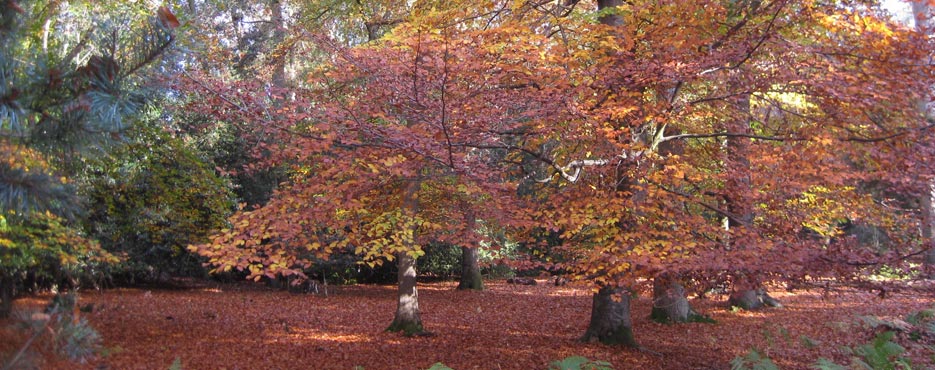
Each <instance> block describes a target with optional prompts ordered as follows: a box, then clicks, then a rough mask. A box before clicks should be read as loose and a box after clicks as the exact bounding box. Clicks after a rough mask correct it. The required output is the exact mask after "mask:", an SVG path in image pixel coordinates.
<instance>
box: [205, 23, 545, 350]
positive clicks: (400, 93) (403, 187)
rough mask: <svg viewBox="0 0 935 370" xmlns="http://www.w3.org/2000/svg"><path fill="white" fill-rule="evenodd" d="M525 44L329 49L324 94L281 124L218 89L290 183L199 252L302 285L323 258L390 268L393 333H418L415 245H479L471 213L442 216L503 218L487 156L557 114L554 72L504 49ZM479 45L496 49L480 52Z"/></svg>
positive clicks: (442, 37) (501, 36)
mask: <svg viewBox="0 0 935 370" xmlns="http://www.w3.org/2000/svg"><path fill="white" fill-rule="evenodd" d="M519 35H521V30H497V31H496V32H494V31H491V32H464V33H461V32H457V31H456V30H454V29H437V28H431V26H424V25H423V26H420V25H414V26H412V27H401V28H399V29H397V30H396V31H395V32H394V34H393V35H391V36H390V37H388V38H387V39H385V41H384V42H383V43H382V44H381V45H379V47H376V46H368V47H362V48H357V49H353V50H343V49H337V50H336V51H335V53H336V55H337V57H338V58H337V60H336V61H335V62H334V63H333V64H332V65H331V66H328V67H326V68H324V69H323V70H322V73H321V74H319V75H318V76H316V77H315V80H314V81H315V83H314V84H313V86H315V85H317V86H320V87H318V88H316V89H309V90H295V92H297V94H296V99H295V101H292V102H284V104H287V105H284V107H288V108H287V110H286V111H285V112H284V113H285V114H284V115H282V116H280V117H277V118H276V119H275V120H267V119H266V118H265V117H264V116H263V115H261V114H255V115H254V113H253V112H254V111H253V110H252V109H253V108H254V107H256V106H257V105H253V104H250V105H241V104H240V103H237V101H239V100H240V99H239V97H238V98H233V96H232V94H229V93H227V92H229V91H230V90H229V89H227V88H225V89H224V90H223V91H225V93H223V94H218V95H217V96H218V99H221V100H223V101H225V102H226V103H228V104H234V105H236V106H239V107H242V108H244V109H240V108H238V109H237V112H236V114H240V115H241V119H243V116H248V117H250V118H254V119H257V120H258V121H260V122H262V125H263V126H264V127H266V128H267V130H268V131H267V132H266V133H267V134H270V135H275V136H276V137H278V138H279V140H277V141H278V142H280V143H282V145H281V146H279V147H276V148H269V147H265V148H263V149H264V150H269V151H270V152H271V155H270V158H271V161H272V162H273V163H289V164H290V166H291V167H292V169H291V171H292V173H293V175H292V181H290V182H289V184H287V185H285V186H284V187H281V188H280V189H279V190H278V191H277V193H276V195H275V196H274V198H273V199H271V201H270V202H269V203H267V204H265V205H264V206H262V207H260V208H257V209H255V210H249V211H246V212H243V213H240V214H238V215H235V216H234V217H233V218H232V220H231V221H232V224H233V225H234V228H232V229H231V230H227V231H225V232H224V233H222V234H221V235H219V236H218V237H216V238H215V239H214V240H213V242H212V243H211V244H210V245H203V246H198V247H195V250H197V251H198V252H199V253H201V254H203V255H205V256H207V257H209V258H210V259H211V262H212V263H214V264H216V265H218V266H219V267H218V269H217V270H226V269H231V268H235V267H236V268H239V269H246V270H249V271H250V272H251V275H250V277H252V278H256V279H258V278H260V277H261V276H264V275H265V276H275V275H277V274H282V275H300V276H302V275H303V274H302V271H301V270H302V268H304V267H307V266H308V264H309V263H310V259H309V258H303V257H302V256H303V255H310V254H313V255H316V256H317V257H320V258H324V257H325V256H327V255H329V254H330V253H332V251H334V250H339V249H343V248H345V247H347V246H352V247H354V248H355V249H356V250H357V252H358V253H359V254H361V255H362V256H363V257H364V260H365V261H368V262H370V263H379V261H380V260H381V259H383V258H385V259H387V260H390V261H393V260H395V261H397V264H398V271H399V292H398V296H399V300H398V301H399V304H398V308H397V313H396V318H395V319H394V322H393V324H392V325H391V327H390V329H391V330H402V331H404V332H406V333H407V334H417V333H419V332H422V330H423V328H422V323H421V319H420V317H419V306H418V300H417V297H418V293H417V290H416V288H415V277H416V276H415V275H416V273H415V265H414V260H415V258H417V257H418V256H419V255H421V254H422V253H423V252H422V250H421V248H422V247H421V246H422V245H425V244H426V243H427V242H448V243H459V244H462V245H463V244H469V245H471V246H476V245H478V244H477V241H478V240H479V239H480V238H481V235H479V234H477V233H476V232H475V230H474V226H473V223H471V222H467V223H465V222H463V221H464V220H465V217H468V218H470V217H475V216H470V215H465V216H464V217H454V218H452V217H449V215H450V214H451V213H453V212H456V211H455V210H457V209H459V207H462V206H464V205H465V204H467V205H468V207H466V209H484V210H485V211H484V213H483V214H477V215H476V217H477V218H478V219H483V220H485V222H488V223H490V224H494V225H496V224H498V223H500V222H499V221H498V220H505V219H506V212H507V210H509V209H510V208H511V207H510V205H511V204H512V201H511V199H510V195H511V194H512V191H511V190H510V188H511V185H510V184H509V183H506V182H504V181H502V180H501V175H500V173H499V169H498V168H496V164H497V162H496V161H495V159H496V158H495V157H492V156H491V154H489V153H488V150H487V149H488V147H497V148H499V146H500V144H499V143H500V142H501V136H502V133H504V132H518V131H519V130H522V127H523V126H524V125H525V124H526V122H527V121H530V120H533V119H534V118H537V117H548V116H549V115H550V114H551V113H553V112H554V109H553V108H550V107H549V106H548V105H547V104H545V102H546V101H547V100H548V99H549V95H550V94H551V93H552V92H554V88H553V87H550V85H549V84H548V83H547V82H549V80H548V78H554V77H552V76H551V73H553V72H552V71H555V69H552V70H545V69H537V68H534V67H535V63H538V62H539V61H537V60H528V59H527V57H528V55H529V54H528V53H529V51H530V50H534V48H535V47H536V44H535V43H536V42H537V40H536V39H532V40H530V41H528V42H524V43H523V44H514V45H513V46H512V48H514V49H513V50H510V49H508V48H507V47H506V44H504V43H502V42H504V41H506V40H514V39H519V38H518V36H519ZM487 40H491V41H493V40H502V41H501V43H499V44H492V45H490V47H489V48H486V47H485V45H484V44H482V42H486V41H487ZM505 66H509V67H508V68H505ZM198 85H200V86H202V87H205V86H208V85H207V84H198ZM218 90H221V89H220V88H219V89H217V90H214V91H218ZM208 92H210V91H208ZM205 95H207V94H205ZM247 95H249V94H247ZM244 99H249V97H244ZM311 102H314V103H311ZM212 104H213V103H212V102H210V101H208V102H206V105H205V106H202V108H201V109H206V110H207V109H209V108H208V107H210V106H211V105H212ZM258 105H259V104H258ZM309 106H314V107H315V108H316V109H315V110H307V108H306V107H309ZM480 205H483V207H480ZM504 222H505V221H504ZM466 224H467V225H466Z"/></svg>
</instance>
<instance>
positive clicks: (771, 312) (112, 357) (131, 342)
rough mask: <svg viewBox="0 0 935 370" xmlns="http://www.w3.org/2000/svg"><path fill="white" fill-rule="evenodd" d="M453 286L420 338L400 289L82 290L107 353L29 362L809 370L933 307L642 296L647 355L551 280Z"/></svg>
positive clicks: (10, 333)
mask: <svg viewBox="0 0 935 370" xmlns="http://www.w3.org/2000/svg"><path fill="white" fill-rule="evenodd" d="M455 286H456V283H454V282H436V283H427V284H420V296H419V298H420V306H421V309H422V319H423V321H424V322H425V326H426V329H427V330H429V331H431V332H432V333H434V336H429V337H415V338H406V337H403V336H400V335H398V334H395V333H387V332H384V331H383V329H385V328H386V326H388V325H389V323H390V321H392V318H393V312H394V310H395V305H396V303H395V288H394V287H393V286H377V285H357V286H342V287H331V289H330V291H329V294H328V296H323V295H312V294H291V293H288V292H284V291H276V290H271V289H268V288H265V287H263V286H260V285H252V284H246V283H241V284H218V283H213V282H201V283H199V284H196V285H194V286H191V287H188V288H187V289H173V290H160V289H153V290H147V289H111V290H104V291H102V292H98V291H85V292H84V293H83V294H82V295H81V298H80V299H81V302H80V305H81V306H85V305H87V304H89V303H90V304H92V305H93V311H91V312H89V313H82V315H83V316H82V317H84V318H86V319H87V320H89V321H90V322H91V324H92V325H93V327H94V328H96V329H97V330H98V331H99V332H100V334H101V335H102V337H103V338H104V346H105V347H106V348H107V352H108V353H107V354H106V355H103V356H99V357H98V358H96V359H94V360H92V361H90V362H88V363H86V364H83V365H74V364H70V363H67V362H65V361H63V360H56V359H55V358H54V357H52V356H51V355H50V354H49V353H48V352H49V351H48V349H45V350H43V348H46V347H48V345H43V344H41V342H40V344H38V345H36V346H34V347H36V348H37V349H39V350H40V352H39V354H38V355H35V358H34V359H33V361H34V362H35V363H36V364H37V367H38V368H43V369H46V368H48V369H56V368H68V369H167V368H169V366H170V365H171V364H172V363H173V361H174V360H175V359H176V358H178V359H180V361H181V364H182V367H183V368H184V369H344V370H352V369H361V368H363V369H366V370H377V369H427V368H429V367H430V366H432V364H434V363H436V362H442V363H444V364H445V365H447V366H449V367H452V368H454V369H456V370H464V369H546V368H548V364H549V363H550V362H551V361H554V360H558V359H562V358H565V357H568V356H574V355H579V356H584V357H587V358H589V359H591V360H602V361H607V362H610V363H611V364H612V365H613V367H614V368H615V369H618V370H620V369H729V368H730V361H731V360H732V359H733V358H735V357H736V356H743V355H745V354H746V353H747V351H748V350H749V349H751V348H758V349H759V350H760V351H761V352H762V353H765V354H768V355H769V357H770V358H772V359H773V361H774V362H775V363H776V364H777V365H778V366H779V368H781V369H807V368H810V366H811V365H812V364H814V363H815V362H816V361H817V359H818V358H819V357H825V358H830V359H832V360H835V361H836V362H838V363H841V364H847V363H849V362H850V354H849V352H848V350H847V349H846V348H844V347H846V346H850V347H853V346H855V345H858V344H862V343H866V342H868V341H869V340H871V339H872V338H873V337H874V335H875V330H874V329H872V328H868V327H867V325H866V324H865V323H864V321H866V320H865V319H862V318H861V316H866V315H871V316H875V317H878V318H880V319H884V320H894V319H904V318H905V316H906V315H907V314H909V313H911V312H914V311H918V310H921V309H926V308H932V307H933V306H935V299H933V297H932V296H931V295H928V296H926V295H923V294H924V293H919V292H918V291H911V290H905V291H902V292H896V293H891V294H889V295H887V297H886V298H880V297H879V295H878V294H875V293H871V292H861V291H856V290H844V291H837V292H822V291H805V290H799V291H794V292H785V291H776V292H773V293H772V295H773V296H774V297H776V298H777V299H779V300H780V301H782V303H783V304H784V306H785V307H783V308H774V309H765V310H761V311H755V312H743V311H736V310H731V309H730V308H728V307H726V303H725V301H724V297H712V298H709V299H701V300H693V303H692V304H693V305H694V307H695V309H696V310H698V311H700V312H703V313H706V314H708V315H710V316H711V317H712V318H714V319H715V320H717V323H715V324H705V323H690V324H679V325H666V324H659V323H655V322H652V321H650V319H649V311H650V309H651V299H650V298H649V297H646V294H642V295H641V296H640V298H638V299H636V300H635V301H634V302H633V320H634V331H635V335H636V339H637V341H638V342H639V343H640V345H641V346H642V349H632V348H614V347H609V346H605V345H601V344H593V343H581V342H578V341H577V339H578V337H579V336H580V335H581V334H582V333H584V330H585V328H586V326H587V324H588V319H589V315H590V305H591V295H590V291H588V290H587V289H585V288H583V287H574V286H564V287H555V286H552V285H549V284H545V283H544V280H540V284H539V285H536V286H517V285H511V284H506V282H504V281H489V282H487V287H488V289H487V290H486V291H483V292H472V291H456V290H455V289H454V288H455ZM929 294H930V293H929ZM48 299H49V297H48V296H39V297H34V298H23V299H20V300H18V301H16V309H17V310H19V311H21V312H24V311H28V310H41V309H42V308H43V307H44V306H45V304H46V302H48ZM13 323H14V320H13V319H8V320H5V321H0V354H9V353H12V352H13V351H15V349H16V348H17V346H18V344H19V343H22V342H23V341H24V340H25V338H26V336H25V334H23V333H22V331H21V330H17V329H15V325H13ZM880 330H882V329H879V328H878V329H876V332H879V331H880ZM928 339H931V338H928ZM896 340H897V341H898V342H899V343H900V344H902V345H903V346H906V347H907V349H908V353H907V355H908V357H911V358H912V359H914V365H915V366H914V367H913V368H917V369H933V368H935V360H933V356H935V349H932V347H926V346H925V345H922V344H919V343H916V342H914V341H912V340H910V339H909V334H907V333H902V334H899V335H897V337H896ZM928 344H931V343H928ZM3 357H4V358H5V357H7V356H3ZM356 366H360V367H356Z"/></svg>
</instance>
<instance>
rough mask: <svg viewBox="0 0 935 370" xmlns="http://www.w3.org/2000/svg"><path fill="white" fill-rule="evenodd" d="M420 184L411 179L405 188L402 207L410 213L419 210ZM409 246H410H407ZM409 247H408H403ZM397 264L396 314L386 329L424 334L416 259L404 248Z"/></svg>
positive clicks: (397, 256)
mask: <svg viewBox="0 0 935 370" xmlns="http://www.w3.org/2000/svg"><path fill="white" fill-rule="evenodd" d="M421 186H422V183H421V181H411V182H410V183H409V184H408V185H407V188H406V195H405V197H404V199H403V209H404V210H405V212H407V213H408V214H410V215H414V214H416V213H417V211H418V210H419V201H418V199H417V198H416V192H417V191H418V190H419V188H420V187H421ZM409 247H411V246H409ZM405 249H409V248H405ZM396 264H397V268H398V271H397V273H396V274H397V275H396V277H397V280H398V291H397V298H398V299H397V304H396V315H395V317H394V318H393V323H392V324H390V327H389V328H387V329H386V330H387V331H393V332H402V333H403V334H405V335H407V336H412V335H424V334H426V333H425V330H424V328H423V327H422V317H421V315H420V314H419V292H418V290H416V277H417V276H418V275H417V274H416V259H415V258H414V257H412V256H411V255H410V254H409V253H408V251H406V250H404V251H402V252H399V253H397V254H396Z"/></svg>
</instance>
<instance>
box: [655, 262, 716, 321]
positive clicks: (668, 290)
mask: <svg viewBox="0 0 935 370" xmlns="http://www.w3.org/2000/svg"><path fill="white" fill-rule="evenodd" d="M650 316H651V318H652V319H653V320H654V321H657V322H663V323H670V322H689V321H708V320H710V319H708V318H706V317H705V316H703V315H701V314H699V313H697V312H695V310H694V309H692V307H691V304H690V303H689V302H688V297H686V294H685V287H684V286H683V285H682V283H681V282H680V281H679V279H678V278H677V277H676V276H672V275H670V274H659V275H656V277H655V278H653V310H652V313H651V315H650Z"/></svg>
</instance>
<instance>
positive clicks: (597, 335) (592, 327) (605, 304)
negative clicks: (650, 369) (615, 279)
mask: <svg viewBox="0 0 935 370" xmlns="http://www.w3.org/2000/svg"><path fill="white" fill-rule="evenodd" d="M581 340H582V341H584V342H601V343H604V344H609V345H622V346H629V347H636V346H637V344H636V340H635V339H634V338H633V321H632V319H631V318H630V295H629V293H628V292H626V291H623V290H622V289H619V288H617V289H614V288H607V287H604V288H601V290H599V291H598V292H597V293H595V294H594V298H593V301H592V304H591V322H590V323H589V324H588V329H587V331H585V333H584V336H582V337H581Z"/></svg>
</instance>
